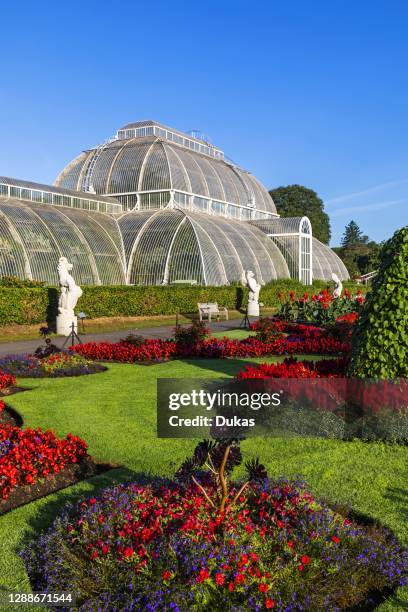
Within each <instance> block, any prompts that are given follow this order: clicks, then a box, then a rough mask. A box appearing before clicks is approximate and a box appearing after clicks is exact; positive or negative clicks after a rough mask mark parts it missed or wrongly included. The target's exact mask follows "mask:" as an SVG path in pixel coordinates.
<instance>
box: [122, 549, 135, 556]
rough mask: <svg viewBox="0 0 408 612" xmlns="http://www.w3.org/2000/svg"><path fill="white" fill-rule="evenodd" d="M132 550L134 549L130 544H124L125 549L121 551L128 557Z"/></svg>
mask: <svg viewBox="0 0 408 612" xmlns="http://www.w3.org/2000/svg"><path fill="white" fill-rule="evenodd" d="M134 552H135V551H134V550H133V548H132V547H131V546H126V548H125V550H124V551H123V556H124V557H125V558H126V559H127V558H128V557H131V556H132V555H133V553H134Z"/></svg>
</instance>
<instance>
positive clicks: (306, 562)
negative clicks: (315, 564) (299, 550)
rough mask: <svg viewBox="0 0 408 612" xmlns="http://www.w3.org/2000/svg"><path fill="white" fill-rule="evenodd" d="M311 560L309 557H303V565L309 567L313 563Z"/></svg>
mask: <svg viewBox="0 0 408 612" xmlns="http://www.w3.org/2000/svg"><path fill="white" fill-rule="evenodd" d="M311 560H312V559H311V558H310V557H309V556H308V555H303V556H302V557H301V559H300V561H301V563H302V565H307V564H308V563H310V562H311Z"/></svg>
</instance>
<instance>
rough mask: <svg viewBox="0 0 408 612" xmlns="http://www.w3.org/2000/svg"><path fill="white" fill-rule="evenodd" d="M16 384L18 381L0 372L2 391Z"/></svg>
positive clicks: (0, 389) (0, 387)
mask: <svg viewBox="0 0 408 612" xmlns="http://www.w3.org/2000/svg"><path fill="white" fill-rule="evenodd" d="M15 384H16V379H15V377H14V376H12V375H11V374H5V372H2V370H0V391H2V390H3V389H7V388H8V387H13V386H14V385H15Z"/></svg>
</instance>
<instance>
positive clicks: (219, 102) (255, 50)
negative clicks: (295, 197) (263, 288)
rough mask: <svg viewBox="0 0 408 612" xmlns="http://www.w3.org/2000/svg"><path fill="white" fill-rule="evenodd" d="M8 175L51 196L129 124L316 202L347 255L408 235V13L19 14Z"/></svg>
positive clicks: (192, 10)
mask: <svg viewBox="0 0 408 612" xmlns="http://www.w3.org/2000/svg"><path fill="white" fill-rule="evenodd" d="M1 22H2V28H1V36H0V64H1V71H0V74H1V86H0V123H1V133H2V146H1V147H0V175H5V176H12V177H17V178H22V179H27V180H36V181H39V182H53V181H54V179H55V177H56V175H57V174H58V172H59V171H60V169H61V168H62V167H63V166H64V165H65V164H66V163H67V162H68V161H70V159H71V158H73V157H74V156H76V155H77V154H78V153H79V152H80V151H81V150H82V149H85V148H88V147H90V146H93V145H95V144H98V143H100V142H102V141H104V140H105V139H106V138H108V137H109V136H112V135H113V134H114V133H115V131H116V129H117V128H119V127H120V126H122V125H123V124H125V123H128V122H130V121H137V120H142V119H156V120H158V121H161V122H163V123H166V124H168V125H170V126H173V127H175V128H178V129H180V130H185V131H187V130H191V129H199V130H201V131H202V132H204V133H205V134H207V135H208V136H209V137H210V138H211V139H212V142H213V143H214V144H216V145H217V146H219V147H221V148H222V149H223V150H224V151H225V153H226V154H227V155H228V156H229V157H230V158H232V159H233V160H234V161H235V162H236V163H238V164H239V165H242V166H243V167H244V168H247V169H248V170H251V171H252V172H253V173H254V174H255V175H256V176H257V177H258V178H259V179H260V180H261V181H262V182H263V183H264V184H265V185H266V186H267V187H268V188H271V187H277V186H279V185H287V184H292V183H300V184H303V185H306V186H308V187H311V188H313V189H315V190H316V191H317V192H318V193H319V195H320V196H321V197H322V198H323V200H324V201H325V206H326V210H327V212H328V213H329V214H330V217H331V222H332V229H333V240H332V244H333V245H336V244H338V243H339V240H340V237H341V234H342V232H343V229H344V226H345V225H346V223H348V222H349V221H350V219H354V220H355V221H357V223H358V224H359V225H360V227H361V229H362V230H363V232H364V233H366V234H368V235H369V236H370V237H371V238H373V239H376V240H382V239H384V238H387V237H389V236H390V235H391V234H392V233H393V231H394V230H395V229H396V228H398V227H401V226H402V225H406V224H407V223H408V148H407V145H408V100H407V98H408V95H407V94H408V70H407V66H408V36H407V23H408V3H407V2H406V1H405V0H401V1H395V0H381V1H376V0H359V1H358V2H356V1H355V0H352V1H348V0H345V1H340V0H331V1H330V2H327V1H326V0H325V1H323V0H315V1H313V2H310V1H309V2H307V1H306V0H302V1H300V0H299V1H296V0H294V1H290V0H288V1H287V2H282V1H279V2H278V1H276V0H265V1H264V2H260V1H257V0H252V1H250V2H249V1H241V0H215V1H213V0H206V1H202V2H194V0H190V1H187V0H185V1H175V0H171V1H161V0H156V1H155V2H138V1H137V0H133V1H121V0H118V1H116V2H103V1H101V0H99V2H95V1H93V0H87V1H86V2H85V1H82V2H77V1H75V0H74V1H72V0H71V1H70V2H63V3H62V2H61V3H60V2H55V0H54V2H49V1H48V0H46V1H41V2H7V3H3V6H2V10H1Z"/></svg>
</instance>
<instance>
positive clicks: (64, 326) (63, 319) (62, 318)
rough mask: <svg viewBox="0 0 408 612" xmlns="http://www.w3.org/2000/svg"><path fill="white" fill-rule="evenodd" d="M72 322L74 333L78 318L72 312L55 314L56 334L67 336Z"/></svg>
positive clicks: (76, 328) (70, 330)
mask: <svg viewBox="0 0 408 612" xmlns="http://www.w3.org/2000/svg"><path fill="white" fill-rule="evenodd" d="M72 323H73V324H74V331H75V333H77V332H78V319H77V317H76V316H75V315H74V314H70V313H63V314H59V315H58V316H57V334H60V335H61V336H69V335H70V333H71V332H72Z"/></svg>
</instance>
